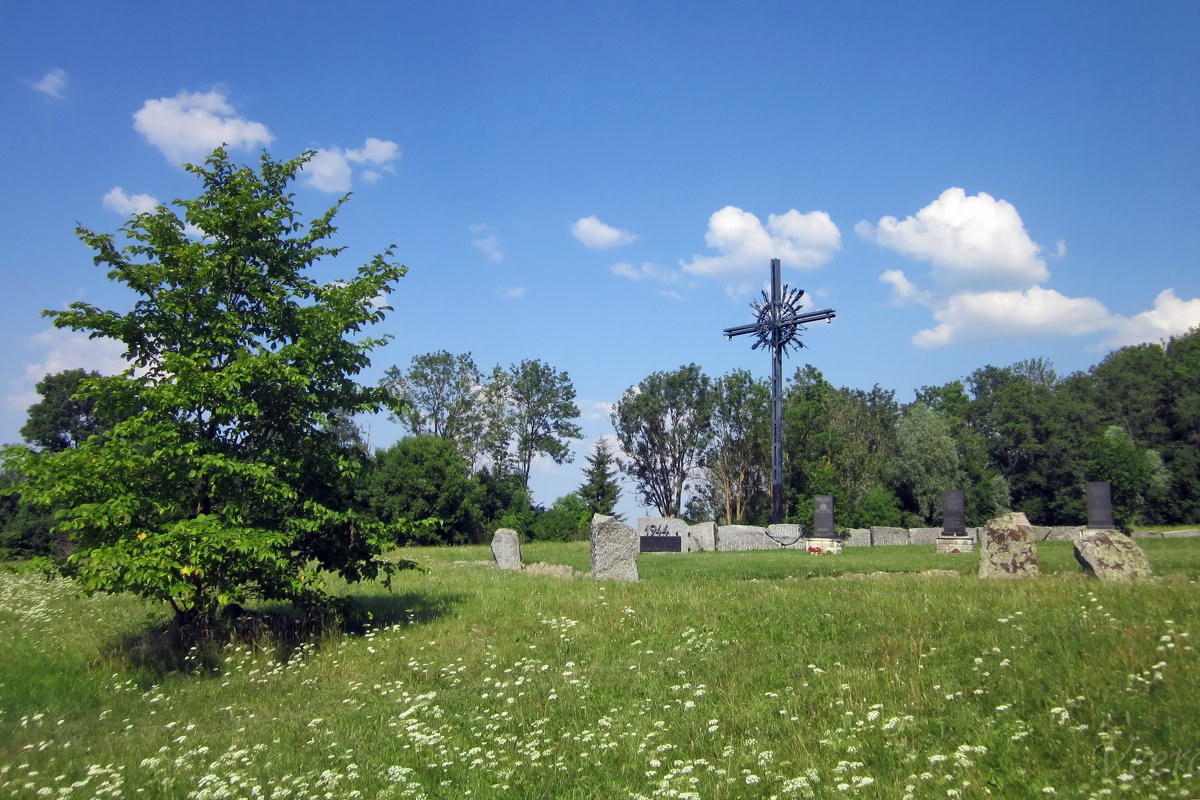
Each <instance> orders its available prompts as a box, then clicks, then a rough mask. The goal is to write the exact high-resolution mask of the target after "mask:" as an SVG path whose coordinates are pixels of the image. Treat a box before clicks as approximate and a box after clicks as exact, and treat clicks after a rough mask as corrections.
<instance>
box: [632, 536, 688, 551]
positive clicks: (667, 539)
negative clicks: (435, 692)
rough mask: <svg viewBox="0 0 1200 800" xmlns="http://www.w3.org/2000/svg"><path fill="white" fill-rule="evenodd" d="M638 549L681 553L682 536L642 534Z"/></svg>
mask: <svg viewBox="0 0 1200 800" xmlns="http://www.w3.org/2000/svg"><path fill="white" fill-rule="evenodd" d="M641 545H642V546H641V547H640V548H639V550H640V551H641V552H643V553H682V552H683V537H682V536H643V537H642V542H641Z"/></svg>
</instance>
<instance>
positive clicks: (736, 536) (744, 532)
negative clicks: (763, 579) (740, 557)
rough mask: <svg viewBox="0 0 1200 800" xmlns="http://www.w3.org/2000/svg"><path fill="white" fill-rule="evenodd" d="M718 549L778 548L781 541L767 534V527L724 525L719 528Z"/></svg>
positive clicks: (723, 550) (724, 550)
mask: <svg viewBox="0 0 1200 800" xmlns="http://www.w3.org/2000/svg"><path fill="white" fill-rule="evenodd" d="M717 549H718V550H721V551H722V552H727V551H732V550H777V549H779V542H777V541H775V540H774V539H772V538H771V537H770V536H767V529H766V528H759V527H758V526H756V525H722V526H721V527H719V528H717Z"/></svg>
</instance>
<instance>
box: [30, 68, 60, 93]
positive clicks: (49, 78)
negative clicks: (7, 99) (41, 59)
mask: <svg viewBox="0 0 1200 800" xmlns="http://www.w3.org/2000/svg"><path fill="white" fill-rule="evenodd" d="M69 82H70V77H69V76H68V75H67V71H66V70H65V69H52V70H50V71H49V72H47V73H46V74H45V75H43V76H42V77H41V79H40V80H36V81H33V82H32V84H31V85H32V86H33V88H34V89H37V90H38V91H39V92H41V93H42V94H44V95H46V96H47V97H53V98H54V99H55V100H62V99H63V97H64V96H65V95H64V92H65V91H66V89H67V84H68V83H69Z"/></svg>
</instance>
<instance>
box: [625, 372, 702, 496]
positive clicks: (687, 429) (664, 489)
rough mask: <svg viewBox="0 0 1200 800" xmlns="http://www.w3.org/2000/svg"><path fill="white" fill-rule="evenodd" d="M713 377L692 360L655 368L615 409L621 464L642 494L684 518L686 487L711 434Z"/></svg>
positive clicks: (630, 390) (628, 392)
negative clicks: (664, 369) (673, 367)
mask: <svg viewBox="0 0 1200 800" xmlns="http://www.w3.org/2000/svg"><path fill="white" fill-rule="evenodd" d="M713 399H714V398H713V392H712V381H711V380H710V379H709V377H708V376H707V375H705V374H704V373H703V372H702V371H701V370H700V367H698V366H696V365H695V364H688V365H687V366H683V367H680V368H679V369H676V370H674V371H672V372H655V373H653V374H651V375H648V376H647V377H645V378H643V379H642V381H641V382H640V383H639V384H638V385H637V386H635V387H631V388H630V389H628V390H627V391H626V392H625V394H624V396H622V397H621V400H620V401H619V402H618V403H617V407H616V410H615V411H613V415H612V422H613V427H614V428H615V429H616V433H617V440H618V441H619V442H620V443H621V449H622V450H623V451H624V452H625V454H626V456H627V459H623V460H622V461H621V468H622V469H623V470H624V471H625V472H626V473H627V474H628V475H629V476H630V477H632V478H633V479H634V481H635V482H636V483H637V490H638V494H639V495H640V496H641V498H642V500H643V501H644V502H645V503H647V504H648V505H652V506H655V507H657V508H658V511H659V513H660V514H662V515H663V516H664V517H678V516H679V515H680V513H681V512H682V510H683V492H684V487H685V485H686V483H687V480H688V478H689V476H690V475H691V473H692V471H693V470H694V469H695V468H696V467H697V466H699V463H700V456H701V454H702V453H703V452H704V450H705V448H706V447H707V446H708V442H709V439H710V438H711V435H712V434H711V430H710V427H709V423H710V421H711V419H712V413H713Z"/></svg>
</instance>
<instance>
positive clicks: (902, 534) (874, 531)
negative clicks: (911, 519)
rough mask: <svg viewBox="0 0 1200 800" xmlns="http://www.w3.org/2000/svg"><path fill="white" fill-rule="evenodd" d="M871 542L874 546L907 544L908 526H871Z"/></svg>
mask: <svg viewBox="0 0 1200 800" xmlns="http://www.w3.org/2000/svg"><path fill="white" fill-rule="evenodd" d="M871 544H872V545H873V546H874V547H880V546H882V545H892V544H908V528H885V527H881V526H878V525H873V526H871Z"/></svg>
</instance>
